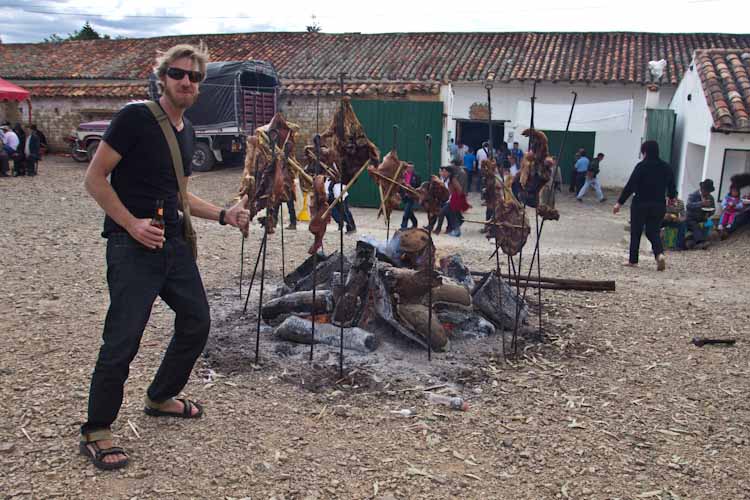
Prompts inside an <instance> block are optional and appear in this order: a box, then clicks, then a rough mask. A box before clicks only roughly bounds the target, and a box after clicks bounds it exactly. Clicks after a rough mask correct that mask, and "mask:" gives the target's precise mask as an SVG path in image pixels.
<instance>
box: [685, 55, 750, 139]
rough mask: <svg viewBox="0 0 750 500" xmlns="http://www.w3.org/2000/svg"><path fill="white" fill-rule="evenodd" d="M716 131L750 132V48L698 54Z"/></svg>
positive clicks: (701, 76)
mask: <svg viewBox="0 0 750 500" xmlns="http://www.w3.org/2000/svg"><path fill="white" fill-rule="evenodd" d="M695 64H696V69H697V71H698V76H699V77H700V79H701V83H702V84H703V92H704V93H705V95H706V101H707V102H708V107H709V109H710V110H711V115H712V116H713V120H714V129H716V130H720V131H723V132H738V131H741V132H750V48H746V49H708V50H697V51H696V52H695Z"/></svg>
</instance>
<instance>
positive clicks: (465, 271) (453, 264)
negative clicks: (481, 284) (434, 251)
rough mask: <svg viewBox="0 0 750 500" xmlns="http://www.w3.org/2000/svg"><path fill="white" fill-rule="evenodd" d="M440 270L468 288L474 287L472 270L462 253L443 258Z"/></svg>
mask: <svg viewBox="0 0 750 500" xmlns="http://www.w3.org/2000/svg"><path fill="white" fill-rule="evenodd" d="M440 270H441V271H442V273H443V274H444V275H446V276H448V277H449V278H451V279H453V280H455V281H457V282H458V283H460V284H462V285H463V286H465V287H466V289H467V290H471V289H473V288H474V278H472V276H471V271H469V268H468V267H466V265H465V264H464V261H463V259H461V256H460V255H450V256H446V257H443V258H441V259H440Z"/></svg>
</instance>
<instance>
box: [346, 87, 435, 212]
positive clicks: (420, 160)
mask: <svg viewBox="0 0 750 500" xmlns="http://www.w3.org/2000/svg"><path fill="white" fill-rule="evenodd" d="M352 107H353V108H354V112H355V113H356V114H357V118H359V121H360V122H361V123H362V126H363V127H364V128H365V133H366V134H367V137H369V138H370V140H371V141H372V142H374V143H375V145H376V146H377V147H378V149H380V154H381V159H382V156H385V155H386V154H387V153H388V151H390V150H391V146H392V144H391V143H392V141H393V125H394V124H395V125H398V127H399V129H398V157H399V158H400V159H401V160H404V161H409V162H412V163H414V166H415V168H416V170H417V173H419V176H420V177H421V178H422V179H423V180H424V179H426V178H427V175H428V172H429V168H428V166H427V148H426V146H425V142H424V136H425V134H431V135H432V163H433V172H434V173H435V174H436V175H437V171H438V167H439V166H440V143H441V138H442V132H443V103H441V102H410V101H370V100H352ZM349 192H350V194H351V195H350V197H349V203H350V204H351V205H353V206H357V207H378V206H380V195H379V194H378V188H377V186H376V185H375V183H374V182H373V181H372V179H371V178H370V177H369V176H368V175H367V174H363V176H362V178H360V180H358V181H357V183H356V184H355V185H354V186H353V187H352V189H351V191H349Z"/></svg>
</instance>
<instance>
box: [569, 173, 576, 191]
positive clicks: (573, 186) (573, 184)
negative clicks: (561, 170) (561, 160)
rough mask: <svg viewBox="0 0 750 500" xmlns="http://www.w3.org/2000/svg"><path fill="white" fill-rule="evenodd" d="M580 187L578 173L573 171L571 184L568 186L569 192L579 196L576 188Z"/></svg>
mask: <svg viewBox="0 0 750 500" xmlns="http://www.w3.org/2000/svg"><path fill="white" fill-rule="evenodd" d="M577 185H578V172H576V171H575V169H573V171H572V172H571V173H570V184H568V191H570V192H571V193H576V194H578V191H577V190H576V186H577Z"/></svg>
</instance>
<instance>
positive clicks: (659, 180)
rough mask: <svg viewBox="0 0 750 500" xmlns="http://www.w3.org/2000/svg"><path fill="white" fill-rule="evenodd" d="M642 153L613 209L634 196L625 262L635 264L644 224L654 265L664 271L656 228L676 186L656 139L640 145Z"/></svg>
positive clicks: (675, 190)
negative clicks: (628, 245) (628, 248)
mask: <svg viewBox="0 0 750 500" xmlns="http://www.w3.org/2000/svg"><path fill="white" fill-rule="evenodd" d="M641 155H643V160H642V161H641V162H640V163H638V164H637V165H636V166H635V169H633V173H632V174H630V179H629V180H628V183H627V184H626V185H625V187H624V188H623V190H622V194H620V198H618V200H617V203H615V206H614V209H613V212H614V213H615V214H617V213H618V212H619V211H620V207H622V205H623V204H624V203H625V202H626V201H627V200H628V198H629V197H630V195H631V194H632V195H634V196H633V203H632V204H631V205H630V258H629V259H628V262H627V263H626V265H628V266H636V265H638V250H639V248H640V246H641V234H643V229H644V227H645V229H646V238H648V240H649V241H650V242H651V248H652V249H653V251H654V258H656V268H657V269H658V270H659V271H663V270H664V269H666V267H667V260H666V258H665V257H664V248H663V247H662V243H661V237H660V235H659V227H660V225H661V222H662V220H664V213H665V212H666V209H667V206H666V198H665V195H666V197H668V198H670V199H673V198H676V197H677V188H676V187H675V181H674V174H673V173H672V167H670V166H669V164H668V163H666V162H665V161H663V160H662V159H661V158H659V145H658V144H657V143H656V141H646V142H644V143H643V144H641Z"/></svg>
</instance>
